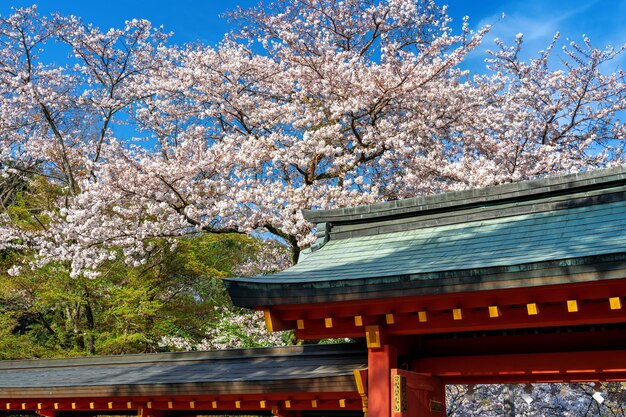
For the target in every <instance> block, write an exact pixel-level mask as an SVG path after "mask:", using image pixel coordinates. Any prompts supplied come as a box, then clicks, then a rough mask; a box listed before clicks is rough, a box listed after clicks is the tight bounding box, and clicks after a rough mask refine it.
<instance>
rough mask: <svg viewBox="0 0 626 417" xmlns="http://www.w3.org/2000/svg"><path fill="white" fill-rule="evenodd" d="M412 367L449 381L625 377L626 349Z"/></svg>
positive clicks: (430, 361)
mask: <svg viewBox="0 0 626 417" xmlns="http://www.w3.org/2000/svg"><path fill="white" fill-rule="evenodd" d="M411 370H412V371H414V372H418V373H423V374H426V375H432V376H436V377H438V378H441V379H442V380H443V381H444V382H445V383H506V382H562V381H598V380H600V381H609V380H623V378H624V377H625V376H626V350H608V351H607V350H604V351H586V352H556V353H534V354H509V355H475V356H463V355H460V356H438V357H427V358H420V359H416V360H414V361H413V362H412V363H411Z"/></svg>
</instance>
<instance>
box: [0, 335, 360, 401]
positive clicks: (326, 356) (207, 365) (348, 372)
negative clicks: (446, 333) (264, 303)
mask: <svg viewBox="0 0 626 417" xmlns="http://www.w3.org/2000/svg"><path fill="white" fill-rule="evenodd" d="M365 368H367V355H366V352H365V349H364V348H363V347H362V346H360V345H358V344H342V345H338V344H337V345H309V346H289V347H275V348H255V349H234V350H224V351H204V352H178V353H160V354H143V355H123V356H100V357H84V358H69V359H39V360H17V361H0V398H13V399H16V398H40V399H41V398H60V397H66V398H67V397H69V398H76V397H89V398H97V397H126V396H128V397H138V396H142V397H149V398H151V397H157V396H161V395H170V396H172V395H178V396H180V395H203V396H207V395H228V394H237V395H244V394H273V393H293V392H305V393H306V392H316V391H320V392H327V393H328V392H352V391H354V392H356V387H355V382H354V375H353V371H354V370H355V369H365Z"/></svg>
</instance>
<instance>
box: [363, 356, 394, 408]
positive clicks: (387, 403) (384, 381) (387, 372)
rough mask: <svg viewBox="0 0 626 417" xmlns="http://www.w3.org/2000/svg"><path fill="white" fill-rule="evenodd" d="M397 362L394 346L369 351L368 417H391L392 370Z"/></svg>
mask: <svg viewBox="0 0 626 417" xmlns="http://www.w3.org/2000/svg"><path fill="white" fill-rule="evenodd" d="M396 362H397V353H396V348H395V347H394V346H391V345H381V347H378V348H377V347H370V348H368V349H367V370H368V371H367V399H368V417H391V370H392V369H393V368H395V367H396V366H397V365H396Z"/></svg>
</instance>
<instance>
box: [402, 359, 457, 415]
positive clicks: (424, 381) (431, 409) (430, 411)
mask: <svg viewBox="0 0 626 417" xmlns="http://www.w3.org/2000/svg"><path fill="white" fill-rule="evenodd" d="M395 377H401V378H404V380H405V382H406V386H405V388H406V392H405V394H404V395H405V398H406V409H402V407H400V410H398V409H397V407H396V404H395V403H394V404H392V417H443V416H445V415H446V412H445V390H444V385H443V383H442V381H441V380H440V379H438V378H433V377H429V376H425V375H420V374H417V373H415V372H410V371H406V370H403V369H393V370H392V371H391V383H392V388H393V393H392V398H393V401H394V402H395V398H396V396H398V395H400V393H399V392H397V387H396V386H395V384H394V378H395ZM400 396H401V395H400ZM438 406H441V409H439V408H438Z"/></svg>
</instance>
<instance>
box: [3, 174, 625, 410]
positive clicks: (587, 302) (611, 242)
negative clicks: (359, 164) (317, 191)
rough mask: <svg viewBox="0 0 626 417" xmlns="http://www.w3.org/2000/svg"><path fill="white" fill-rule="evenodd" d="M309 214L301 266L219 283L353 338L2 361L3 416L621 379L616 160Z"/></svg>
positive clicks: (243, 405) (268, 314)
mask: <svg viewBox="0 0 626 417" xmlns="http://www.w3.org/2000/svg"><path fill="white" fill-rule="evenodd" d="M305 217H306V218H307V219H308V220H309V221H311V222H313V223H315V224H316V225H317V240H316V242H315V243H314V244H313V245H312V247H311V248H310V249H309V250H307V251H305V252H304V253H302V255H301V257H300V260H299V262H298V264H297V265H295V266H293V267H292V268H289V269H287V270H286V271H283V272H280V273H278V274H274V275H271V276H262V277H254V278H237V279H228V280H225V282H226V285H227V289H228V291H229V294H230V296H231V298H232V300H233V303H234V304H235V305H238V306H241V307H247V308H254V309H259V310H263V311H264V314H265V320H266V324H267V327H268V328H269V329H270V330H273V331H279V330H287V329H293V330H294V331H295V333H296V336H297V337H298V338H299V339H302V340H317V339H322V338H345V337H348V338H353V339H355V340H357V343H353V344H339V345H330V346H305V347H299V346H296V347H287V348H270V349H251V350H235V351H223V352H219V351H218V352H186V353H174V354H161V355H138V356H133V355H129V356H122V357H104V358H81V359H63V360H38V361H9V362H5V363H4V364H2V363H0V405H2V404H3V403H4V404H5V407H4V409H3V412H5V413H11V412H13V410H19V411H20V413H21V414H22V413H28V412H31V413H38V414H40V415H44V416H48V417H56V416H58V415H68V416H69V415H72V416H74V415H85V416H86V415H94V414H135V415H141V416H143V415H155V416H160V415H164V416H165V415H181V416H182V415H185V416H186V415H198V414H219V413H228V414H236V413H244V412H245V413H246V414H255V415H256V414H273V415H276V416H285V417H297V416H302V415H310V416H319V417H321V416H325V415H328V416H331V415H332V416H334V415H337V416H339V415H363V413H367V414H368V415H369V417H391V416H394V417H428V416H439V417H440V416H444V415H445V399H444V387H445V385H446V384H456V383H463V384H465V383H467V384H475V383H529V382H575V381H623V380H626V332H625V330H626V314H625V312H626V307H624V306H623V302H624V297H625V296H626V167H616V168H612V169H605V170H596V171H591V172H587V173H582V174H575V175H567V176H562V177H553V178H545V179H541V180H537V181H527V182H520V183H513V184H505V185H499V186H494V187H488V188H483V189H476V190H469V191H462V192H452V193H446V194H440V195H434V196H427V197H420V198H415V199H409V200H398V201H390V202H385V203H380V204H375V205H371V206H362V207H354V208H345V209H337V210H327V211H307V212H305ZM68 381H69V382H68Z"/></svg>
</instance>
